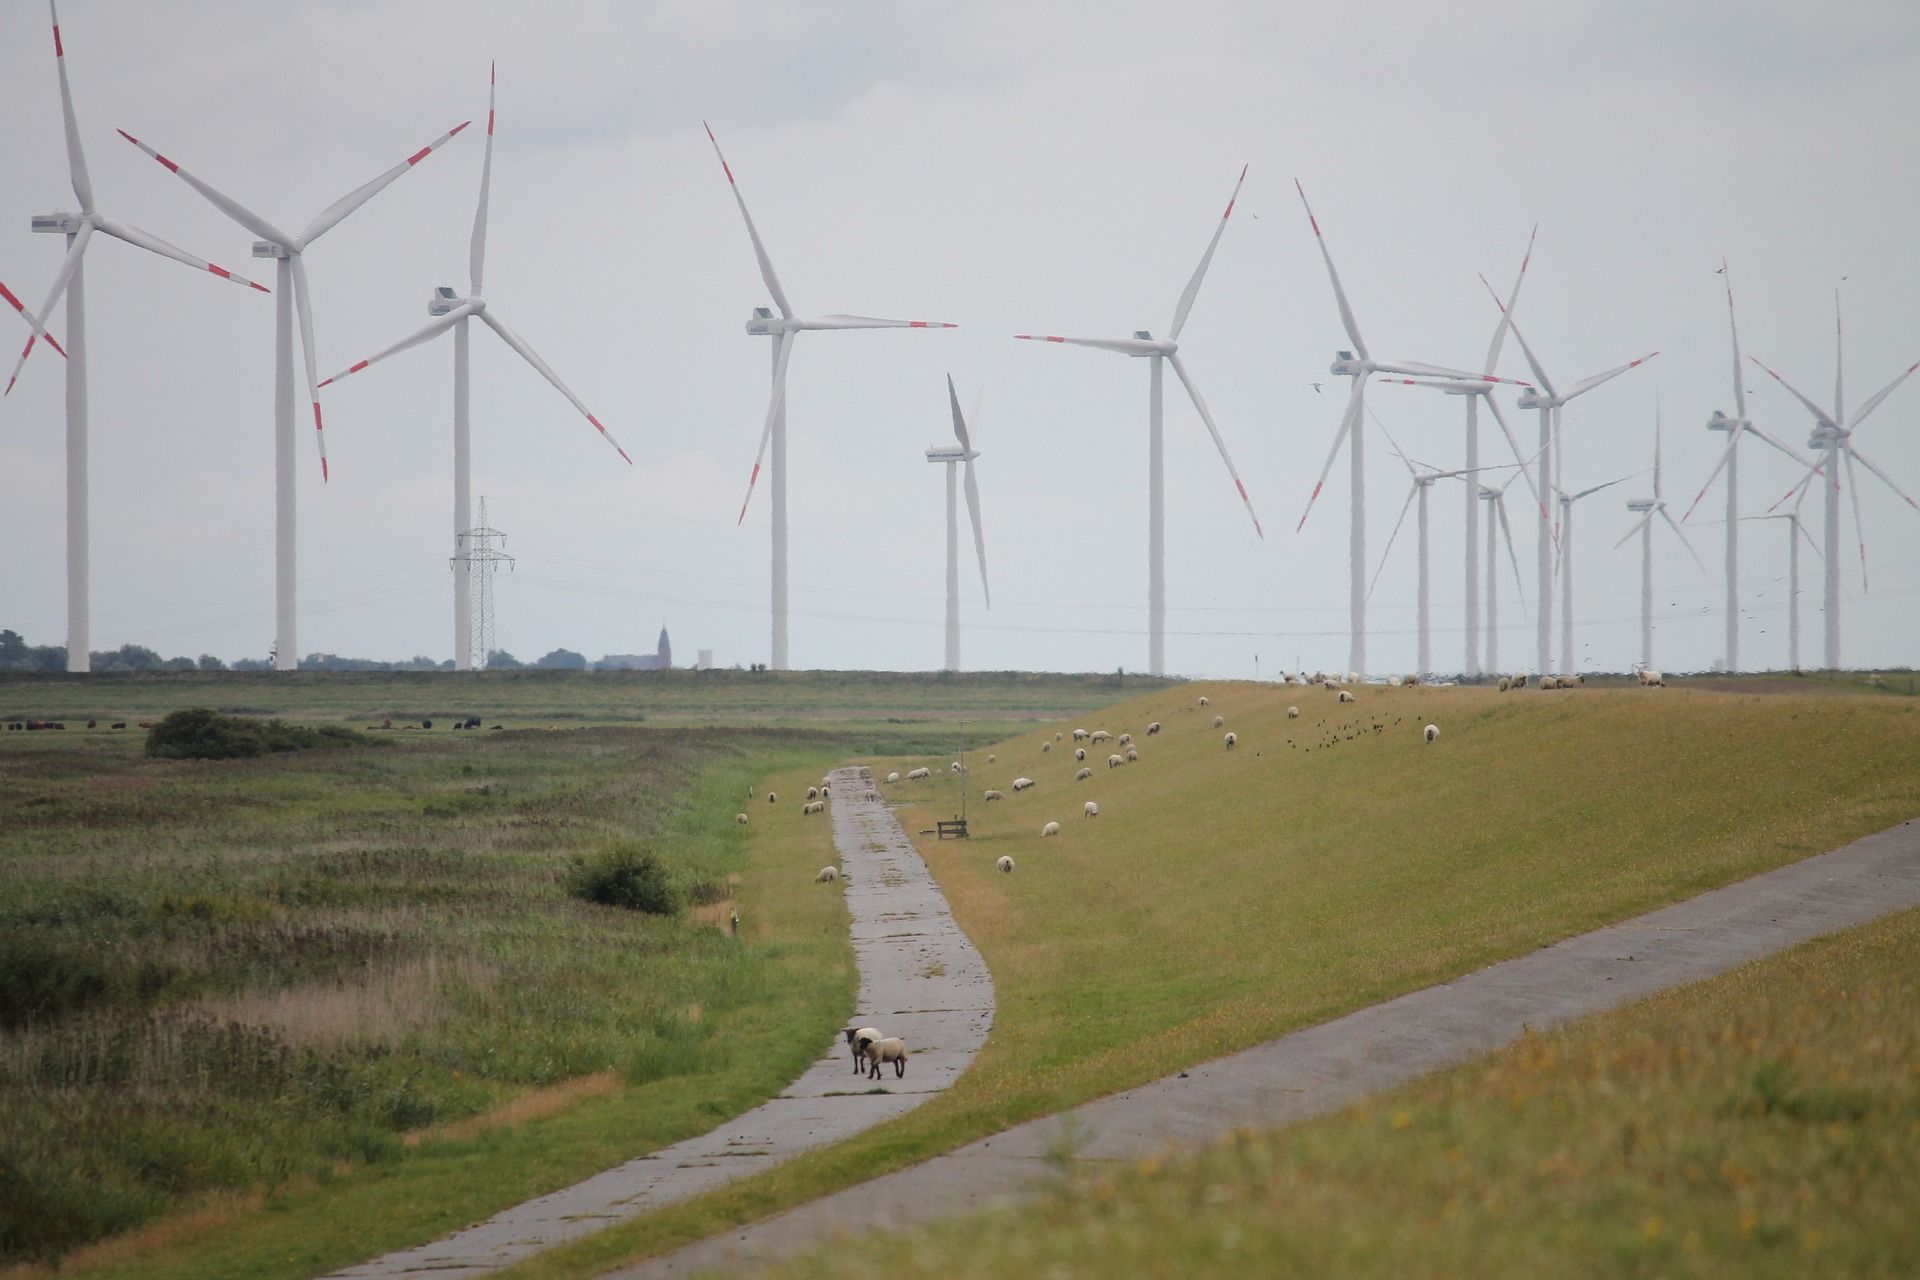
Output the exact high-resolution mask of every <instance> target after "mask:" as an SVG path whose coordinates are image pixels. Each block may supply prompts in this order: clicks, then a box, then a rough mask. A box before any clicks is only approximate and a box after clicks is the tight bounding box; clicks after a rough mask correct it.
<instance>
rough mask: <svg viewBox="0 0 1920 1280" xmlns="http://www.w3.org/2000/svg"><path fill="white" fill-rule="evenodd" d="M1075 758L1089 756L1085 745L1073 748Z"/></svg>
mask: <svg viewBox="0 0 1920 1280" xmlns="http://www.w3.org/2000/svg"><path fill="white" fill-rule="evenodd" d="M1073 758H1074V759H1075V760H1085V759H1086V758H1087V749H1086V748H1085V747H1075V748H1074V749H1073Z"/></svg>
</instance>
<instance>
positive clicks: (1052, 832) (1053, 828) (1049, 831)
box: [1040, 822, 1060, 836]
mask: <svg viewBox="0 0 1920 1280" xmlns="http://www.w3.org/2000/svg"><path fill="white" fill-rule="evenodd" d="M1040 834H1041V835H1042V836H1057V835H1059V834H1060V824H1059V823H1057V822H1049V823H1048V824H1047V825H1046V826H1044V827H1042V828H1040Z"/></svg>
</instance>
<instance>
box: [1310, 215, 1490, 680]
mask: <svg viewBox="0 0 1920 1280" xmlns="http://www.w3.org/2000/svg"><path fill="white" fill-rule="evenodd" d="M1293 185H1294V189H1295V190H1297V191H1299V193H1300V203H1301V205H1302V206H1304V207H1305V208H1306V211H1307V221H1308V222H1309V223H1310V224H1311V225H1312V227H1313V237H1314V239H1315V240H1316V241H1317V242H1318V243H1319V245H1320V256H1321V257H1322V258H1323V259H1325V260H1326V264H1327V278H1328V279H1329V280H1331V281H1332V282H1333V296H1334V300H1335V301H1336V302H1338V303H1339V305H1340V322H1341V324H1343V325H1345V326H1346V330H1347V338H1348V339H1349V340H1350V341H1351V342H1352V343H1353V350H1352V351H1342V352H1340V353H1339V355H1338V357H1337V358H1336V359H1335V360H1334V362H1333V363H1332V364H1331V365H1329V366H1328V370H1329V372H1332V373H1336V374H1339V375H1340V376H1342V377H1346V378H1352V379H1353V390H1352V392H1351V393H1349V395H1348V396H1347V411H1346V413H1345V415H1344V416H1343V417H1342V418H1341V419H1340V431H1339V433H1338V434H1337V435H1335V436H1334V438H1333V448H1332V449H1330V450H1328V452H1327V462H1326V465H1325V466H1323V467H1321V468H1320V478H1319V479H1318V480H1316V481H1315V482H1314V485H1313V494H1312V496H1311V497H1309V498H1308V499H1307V509H1306V510H1305V511H1304V512H1302V513H1301V515H1300V523H1299V524H1297V525H1295V526H1294V532H1295V533H1298V532H1299V531H1300V530H1301V529H1303V528H1305V527H1306V524H1307V517H1308V516H1310V515H1312V514H1313V504H1314V502H1315V501H1316V500H1317V499H1318V498H1319V497H1320V490H1321V488H1322V487H1323V486H1324V485H1325V484H1326V482H1327V473H1328V472H1330V471H1332V470H1333V461H1334V459H1335V458H1337V457H1339V456H1340V446H1341V445H1342V444H1345V443H1347V441H1348V439H1349V437H1351V439H1352V444H1351V446H1350V449H1349V460H1350V462H1351V464H1352V471H1351V475H1352V484H1353V510H1352V526H1351V531H1350V533H1349V539H1350V545H1349V548H1348V563H1347V587H1348V592H1347V601H1348V604H1347V608H1348V633H1349V637H1350V638H1349V640H1348V650H1347V669H1348V670H1350V671H1358V672H1362V673H1364V672H1365V671H1366V669H1367V585H1366V579H1367V524H1366V467H1365V463H1366V441H1365V436H1364V433H1363V432H1362V431H1361V426H1362V422H1361V419H1362V417H1363V416H1364V412H1365V408H1366V394H1367V379H1368V378H1370V377H1372V376H1373V375H1374V374H1376V373H1410V374H1420V375H1426V376H1431V377H1438V378H1445V379H1447V380H1449V381H1454V382H1476V381H1477V382H1484V383H1488V384H1492V383H1499V382H1506V381H1508V379H1505V378H1497V377H1495V376H1494V375H1493V373H1492V372H1491V371H1489V372H1487V373H1481V374H1473V373H1466V372H1463V371H1462V370H1459V369H1448V368H1445V367H1443V366H1441V365H1432V364H1422V363H1419V362H1417V361H1412V360H1402V361H1397V362H1392V363H1388V362H1384V361H1378V360H1375V359H1374V358H1373V356H1372V354H1371V353H1369V352H1368V350H1367V342H1366V339H1365V338H1362V337H1361V336H1360V326H1359V324H1358V323H1356V322H1355V320H1354V318H1353V308H1352V307H1351V306H1349V305H1348V304H1347V291H1346V290H1345V289H1343V288H1342V287H1341V286H1340V273H1339V272H1338V271H1336V270H1334V266H1333V255H1332V254H1331V253H1330V252H1328V250H1327V239H1326V237H1325V236H1323V235H1321V234H1320V220H1319V219H1318V218H1316V217H1314V216H1313V206H1312V205H1310V204H1308V203H1307V191H1306V188H1305V187H1303V186H1301V185H1300V180H1299V179H1298V178H1296V179H1294V183H1293ZM1356 353H1357V354H1356ZM1521 385H1522V386H1524V385H1526V384H1525V383H1522V384H1521ZM1502 509H1503V510H1504V508H1502ZM1488 536H1489V537H1491V536H1492V535H1491V533H1489V535H1488ZM1488 572H1489V573H1491V572H1492V571H1491V569H1489V571H1488Z"/></svg>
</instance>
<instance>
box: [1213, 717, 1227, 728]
mask: <svg viewBox="0 0 1920 1280" xmlns="http://www.w3.org/2000/svg"><path fill="white" fill-rule="evenodd" d="M1213 727H1214V728H1216V729H1224V728H1226V727H1227V718H1226V717H1225V716H1215V717H1214V718H1213Z"/></svg>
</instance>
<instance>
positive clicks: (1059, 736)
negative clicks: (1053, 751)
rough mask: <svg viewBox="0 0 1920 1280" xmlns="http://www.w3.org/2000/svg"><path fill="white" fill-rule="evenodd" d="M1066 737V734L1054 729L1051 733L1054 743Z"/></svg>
mask: <svg viewBox="0 0 1920 1280" xmlns="http://www.w3.org/2000/svg"><path fill="white" fill-rule="evenodd" d="M1066 736H1067V735H1066V734H1064V733H1061V732H1060V731H1059V730H1058V729H1055V730H1054V731H1053V740H1054V741H1055V742H1059V741H1060V740H1061V739H1063V738H1065V737H1066Z"/></svg>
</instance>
